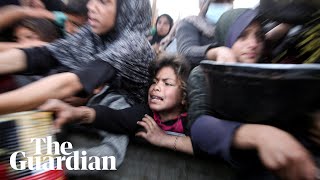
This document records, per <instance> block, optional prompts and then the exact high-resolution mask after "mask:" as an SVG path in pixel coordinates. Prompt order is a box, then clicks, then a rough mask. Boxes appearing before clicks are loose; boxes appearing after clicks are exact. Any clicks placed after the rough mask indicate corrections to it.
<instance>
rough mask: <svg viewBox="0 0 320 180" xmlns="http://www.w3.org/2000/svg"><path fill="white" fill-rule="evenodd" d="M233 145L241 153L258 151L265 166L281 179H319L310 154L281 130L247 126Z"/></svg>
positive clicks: (238, 133)
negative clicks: (248, 150)
mask: <svg viewBox="0 0 320 180" xmlns="http://www.w3.org/2000/svg"><path fill="white" fill-rule="evenodd" d="M233 143H234V144H233V145H234V146H235V147H237V148H240V149H252V148H254V149H256V150H257V151H258V154H259V157H260V159H261V161H262V163H263V165H264V166H265V167H266V168H267V169H269V170H271V171H272V172H274V173H275V174H276V175H278V176H279V177H280V178H281V179H310V180H314V179H316V176H317V167H316V165H315V162H314V160H313V159H312V157H311V155H310V153H309V152H308V150H307V149H305V148H304V147H303V146H302V145H301V144H300V143H299V142H298V141H297V140H296V139H295V138H294V137H293V136H291V135H290V134H289V133H287V132H285V131H283V130H281V129H278V128H276V127H272V126H267V125H256V124H246V125H243V126H241V127H240V128H239V129H238V130H237V132H236V134H235V138H234V142H233Z"/></svg>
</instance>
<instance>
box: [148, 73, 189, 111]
mask: <svg viewBox="0 0 320 180" xmlns="http://www.w3.org/2000/svg"><path fill="white" fill-rule="evenodd" d="M182 99H183V98H182V88H181V83H180V81H179V79H178V78H177V75H176V74H175V72H174V70H173V69H172V68H171V67H163V68H161V69H160V70H159V71H158V73H157V75H156V77H155V78H154V79H153V83H152V85H151V86H150V88H149V94H148V103H149V107H150V109H151V110H153V111H156V112H158V113H160V114H161V113H165V114H177V115H179V114H180V113H181V112H180V111H181V109H182V101H183V100H182Z"/></svg>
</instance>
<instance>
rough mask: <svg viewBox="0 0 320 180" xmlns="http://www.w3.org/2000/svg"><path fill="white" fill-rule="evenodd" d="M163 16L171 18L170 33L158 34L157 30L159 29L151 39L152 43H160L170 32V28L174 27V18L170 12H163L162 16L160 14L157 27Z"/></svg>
mask: <svg viewBox="0 0 320 180" xmlns="http://www.w3.org/2000/svg"><path fill="white" fill-rule="evenodd" d="M161 17H166V18H167V19H168V20H169V23H170V28H169V31H168V33H167V34H166V35H164V36H160V35H158V32H157V30H156V33H155V35H153V36H152V39H151V40H150V44H154V43H160V41H161V40H162V39H163V38H164V37H166V36H167V35H168V34H169V32H170V30H171V28H172V26H173V19H172V18H171V16H169V15H168V14H162V15H161V16H159V17H158V18H157V21H156V29H157V24H158V21H159V19H160V18H161Z"/></svg>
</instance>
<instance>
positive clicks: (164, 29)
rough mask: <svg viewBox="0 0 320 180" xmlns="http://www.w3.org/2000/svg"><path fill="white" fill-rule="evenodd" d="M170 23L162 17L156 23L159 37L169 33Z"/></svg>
mask: <svg viewBox="0 0 320 180" xmlns="http://www.w3.org/2000/svg"><path fill="white" fill-rule="evenodd" d="M169 30H170V22H169V20H168V18H167V17H165V16H162V17H160V18H159V20H158V22H157V33H158V35H159V36H165V35H167V34H168V33H169Z"/></svg>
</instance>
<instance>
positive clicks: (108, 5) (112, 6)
mask: <svg viewBox="0 0 320 180" xmlns="http://www.w3.org/2000/svg"><path fill="white" fill-rule="evenodd" d="M87 8H88V19H89V24H90V26H91V28H92V31H93V32H94V33H96V34H98V35H102V34H105V33H107V32H109V31H110V30H112V29H113V28H114V26H115V22H116V14H117V1H116V0H89V2H88V4H87Z"/></svg>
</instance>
